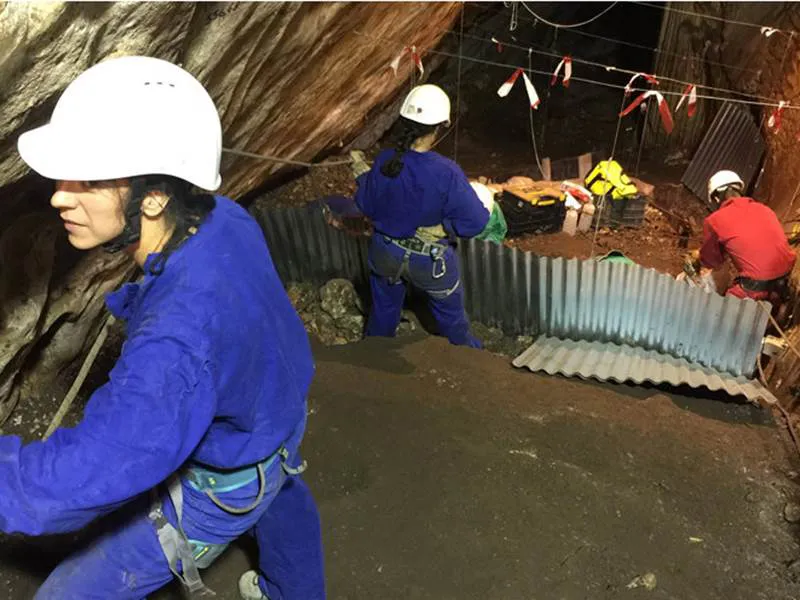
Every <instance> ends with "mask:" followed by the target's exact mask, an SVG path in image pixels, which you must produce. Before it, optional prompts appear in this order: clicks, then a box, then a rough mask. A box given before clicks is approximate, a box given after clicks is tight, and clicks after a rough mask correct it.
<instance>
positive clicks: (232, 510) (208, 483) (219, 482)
mask: <svg viewBox="0 0 800 600" xmlns="http://www.w3.org/2000/svg"><path fill="white" fill-rule="evenodd" d="M276 460H280V461H281V469H283V472H284V473H285V474H286V475H288V476H294V475H299V474H301V473H303V472H304V471H305V470H306V468H307V467H308V463H306V461H303V462H302V463H301V464H300V465H299V466H297V467H292V466H290V465H289V464H288V460H289V450H288V449H287V448H286V446H285V445H282V446H281V447H280V448H279V449H278V451H277V452H275V453H274V454H272V455H271V456H270V457H269V458H267V459H266V460H265V461H263V462H260V463H258V464H257V465H255V466H251V467H246V468H244V469H237V470H233V471H219V470H215V469H210V468H207V467H203V466H200V465H190V466H189V467H187V468H186V469H184V470H183V471H181V472H179V473H175V474H173V475H172V476H171V477H170V478H169V479H168V480H167V486H166V487H167V493H168V495H169V498H170V501H171V502H172V505H173V507H174V508H175V515H176V518H177V523H178V526H177V527H175V526H173V525H172V524H171V523H170V522H169V521H168V520H167V518H166V516H165V515H164V507H163V504H162V502H161V498H160V496H159V493H158V488H157V487H156V488H153V490H151V492H150V494H151V497H152V503H151V505H150V512H149V514H148V518H149V519H150V521H151V522H152V523H153V525H154V527H155V528H156V534H157V536H158V543H159V545H160V546H161V550H162V551H163V552H164V556H165V557H166V559H167V562H168V563H169V569H170V571H172V574H173V575H175V577H177V578H178V580H179V581H180V582H181V583H182V584H183V585H184V587H185V588H186V590H187V591H188V593H189V596H190V597H192V598H204V597H211V596H215V595H216V594H215V593H214V592H213V591H212V590H211V589H210V588H208V587H207V586H206V585H205V584H204V583H203V580H202V578H201V577H200V571H199V569H205V568H207V567H209V566H210V565H211V564H212V563H213V562H214V560H216V558H217V557H219V555H220V554H222V552H223V551H224V550H225V549H226V548H227V547H228V544H227V543H224V544H215V543H208V542H203V541H200V540H192V539H189V538H188V537H187V536H186V532H185V531H184V530H183V525H182V522H183V487H182V485H183V484H182V479H185V480H186V482H187V484H188V485H189V486H190V487H192V488H193V489H195V490H197V491H199V492H202V493H204V494H205V495H206V496H208V498H209V499H210V500H211V501H212V502H213V503H214V504H215V505H216V506H217V507H219V508H220V509H222V510H224V511H225V512H227V513H229V514H232V515H245V514H248V513H250V512H252V511H253V510H255V509H256V508H258V506H259V505H260V504H261V502H262V500H263V499H264V495H265V493H266V487H267V486H266V476H265V471H266V470H267V469H268V468H269V467H270V466H272V465H273V464H274V462H275V461H276ZM256 480H258V494H257V496H256V499H255V500H254V501H253V502H252V503H251V504H250V505H248V506H246V507H243V508H237V507H234V506H229V505H227V504H225V503H224V502H222V500H220V499H219V497H218V496H217V494H223V493H226V492H232V491H234V490H238V489H241V488H243V487H244V486H246V485H249V484H251V483H252V482H254V481H256ZM178 561H180V567H181V571H182V574H181V573H180V572H179V569H178Z"/></svg>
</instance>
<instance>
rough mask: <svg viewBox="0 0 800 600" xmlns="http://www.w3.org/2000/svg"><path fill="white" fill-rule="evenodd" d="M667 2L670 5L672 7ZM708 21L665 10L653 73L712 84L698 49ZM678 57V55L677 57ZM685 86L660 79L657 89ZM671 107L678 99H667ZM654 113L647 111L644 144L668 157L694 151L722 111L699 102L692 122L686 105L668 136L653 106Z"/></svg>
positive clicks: (708, 103)
mask: <svg viewBox="0 0 800 600" xmlns="http://www.w3.org/2000/svg"><path fill="white" fill-rule="evenodd" d="M672 5H673V3H671V2H670V3H668V4H667V6H672ZM681 7H683V9H688V10H692V11H694V10H695V8H694V7H692V6H691V5H685V4H684V5H679V6H677V8H679V9H680V8H681ZM707 24H708V23H707V22H706V21H704V20H703V19H701V18H698V17H692V16H689V15H685V14H681V13H676V12H672V11H666V10H665V11H664V12H663V16H662V21H661V33H660V36H659V41H658V49H659V50H661V51H662V52H656V53H655V54H654V62H655V64H654V66H653V71H652V72H653V73H656V74H657V75H658V76H660V77H670V78H673V79H678V80H680V81H693V82H696V83H698V84H711V82H709V80H708V79H709V72H708V70H707V68H706V67H705V66H704V63H703V61H702V53H698V52H697V51H696V50H695V49H696V48H702V47H703V46H704V43H705V41H706V40H705V39H699V38H700V37H702V32H704V31H706V27H707ZM676 55H679V56H676ZM686 56H689V57H695V56H696V57H697V59H696V60H694V59H692V60H687V59H686V58H685V57H686ZM684 87H686V86H685V85H684V84H680V83H675V82H671V81H666V80H663V79H662V80H661V84H660V85H659V86H658V89H659V90H661V91H665V92H677V93H681V92H683V88H684ZM667 99H668V102H669V105H670V107H671V108H673V109H674V107H675V106H676V105H677V97H675V96H667ZM650 106H651V108H652V110H648V113H649V114H648V118H647V127H648V131H647V135H646V136H645V145H646V146H647V147H648V148H659V149H665V150H666V153H667V154H670V153H673V152H676V151H684V152H685V151H690V152H691V151H694V149H695V148H697V145H698V144H699V143H700V140H702V139H703V135H704V133H705V131H706V130H707V129H708V125H709V123H710V122H711V120H712V119H713V118H714V115H715V114H716V113H717V111H718V110H719V103H718V102H707V101H703V100H701V101H699V102H698V103H697V112H696V113H695V115H694V116H693V117H692V118H691V119H690V118H689V117H688V115H687V114H686V104H685V103H684V106H683V107H682V109H681V111H680V112H678V113H676V114H674V115H673V117H674V121H675V128H674V129H673V131H672V133H670V134H667V133H666V132H665V131H664V129H663V127H662V126H661V119H660V117H659V115H658V110H655V104H651V105H650Z"/></svg>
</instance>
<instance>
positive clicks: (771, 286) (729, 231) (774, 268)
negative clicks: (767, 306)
mask: <svg viewBox="0 0 800 600" xmlns="http://www.w3.org/2000/svg"><path fill="white" fill-rule="evenodd" d="M743 190H744V182H743V181H742V179H741V178H740V177H739V176H738V175H737V174H736V173H734V172H733V171H719V172H718V173H715V174H714V176H712V177H711V179H710V180H709V182H708V198H709V201H710V203H711V204H712V206H716V207H717V208H716V210H715V211H714V212H713V213H712V214H711V215H709V216H708V217H706V219H705V221H704V223H703V245H702V246H701V248H700V253H699V254H700V256H699V258H700V264H701V266H702V267H703V268H704V269H711V270H715V269H718V268H719V267H721V266H722V265H723V264H724V262H725V258H726V256H727V257H730V259H731V262H733V265H734V267H736V271H737V276H736V278H735V279H734V281H733V284H732V285H731V287H729V288H728V290H727V292H726V295H728V296H735V297H737V298H752V299H753V300H768V301H770V302H772V303H773V305H777V304H778V303H780V302H781V300H782V299H783V296H784V294H785V291H786V289H787V283H788V276H789V274H790V273H791V271H792V268H793V267H794V263H795V260H796V258H797V257H796V255H795V253H794V251H793V250H792V248H791V247H790V246H789V242H788V241H787V239H786V234H785V233H784V231H783V226H782V225H781V222H780V221H779V220H778V217H777V215H776V214H775V212H774V211H773V210H772V209H771V208H769V207H768V206H766V205H764V204H761V203H760V202H757V201H756V200H754V199H753V198H747V197H745V196H742V191H743Z"/></svg>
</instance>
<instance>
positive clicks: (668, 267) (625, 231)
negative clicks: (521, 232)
mask: <svg viewBox="0 0 800 600" xmlns="http://www.w3.org/2000/svg"><path fill="white" fill-rule="evenodd" d="M376 151H377V149H376V148H373V149H372V150H371V151H370V155H374V154H375V153H376ZM498 156H499V160H503V159H504V156H503V155H498ZM517 156H518V155H517ZM508 157H509V160H510V157H511V152H510V151H509V155H508ZM527 160H528V159H526V161H527ZM517 161H519V158H517ZM528 162H529V161H528ZM528 170H529V169H523V168H522V166H519V167H518V168H517V169H516V171H508V172H511V173H517V174H520V173H527V172H528ZM643 172H644V174H645V175H646V176H648V177H649V178H650V179H648V182H654V183H656V184H657V185H656V186H655V191H654V196H653V198H652V199H651V200H650V202H651V204H650V205H649V206H648V207H647V209H646V214H645V220H644V222H643V223H642V226H641V227H635V228H632V227H623V228H619V229H609V228H606V227H603V228H600V230H599V232H598V235H597V238H596V243H594V244H593V240H594V238H595V236H594V230H592V231H591V232H590V233H578V234H576V235H575V236H574V237H572V236H569V235H567V234H564V233H555V234H543V235H528V236H522V237H518V238H513V239H509V240H508V241H507V244H508V245H509V246H515V247H517V248H520V249H522V250H526V251H529V252H533V253H535V254H539V255H541V256H564V257H568V258H581V259H586V258H592V257H596V256H602V255H604V254H606V253H607V252H609V251H611V250H620V251H622V252H623V253H625V255H626V256H628V257H629V258H631V259H632V260H634V261H636V262H637V263H639V264H641V265H643V266H645V267H649V268H654V269H656V270H658V271H661V272H664V273H669V274H670V275H673V276H674V275H677V274H678V273H680V272H681V269H682V265H683V256H684V255H685V254H686V252H687V251H688V250H689V249H692V248H697V247H699V245H700V241H701V237H700V236H701V233H702V221H703V218H704V217H705V215H706V212H705V209H704V208H703V206H702V204H701V203H700V202H699V200H697V199H696V198H694V197H693V196H692V195H691V194H690V193H689V192H688V191H687V190H685V189H683V187H682V186H681V185H680V184H675V183H669V182H672V181H675V179H674V178H675V177H676V175H675V173H674V172H673V170H671V169H668V168H664V169H661V170H659V168H658V166H657V165H649V166H648V169H647V170H644V171H643ZM467 174H468V176H470V177H473V178H477V177H479V176H482V177H488V178H490V179H492V180H493V181H505V179H506V175H507V173H506V172H505V171H502V170H500V169H493V168H492V167H491V166H490V165H486V166H485V168H483V169H479V168H478V167H477V166H475V165H473V166H472V167H469V168H467ZM678 179H679V177H678ZM354 192H355V183H354V181H353V178H352V175H351V174H350V168H349V167H348V166H336V167H331V168H325V169H322V168H316V169H311V170H310V171H308V172H307V173H306V174H305V175H303V176H302V177H299V178H297V179H294V180H292V181H290V182H288V183H287V184H285V185H283V186H280V187H278V188H275V189H273V190H270V191H269V192H266V193H265V194H264V195H262V196H261V197H259V199H258V200H257V202H258V204H259V205H260V206H264V207H278V206H296V205H301V204H305V203H307V202H310V201H313V200H316V199H319V198H324V197H325V196H330V195H346V196H351V195H352V194H353V193H354ZM656 206H658V207H659V208H656ZM677 215H681V220H686V221H688V222H689V223H690V226H691V229H690V230H689V231H688V232H686V231H683V235H681V233H682V229H681V226H680V223H679V219H678V218H676V217H677ZM681 242H682V243H681Z"/></svg>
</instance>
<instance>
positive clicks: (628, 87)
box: [625, 73, 658, 94]
mask: <svg viewBox="0 0 800 600" xmlns="http://www.w3.org/2000/svg"><path fill="white" fill-rule="evenodd" d="M639 77H644V78H645V79H646V80H647V82H648V83H652V84H653V85H658V79H656V78H655V76H653V75H648V74H647V73H636V75H634V76H633V77H631V80H630V81H629V82H628V85H626V86H625V93H626V94H630V93H631V91H632V90H633V82H634V81H636V80H637V79H639Z"/></svg>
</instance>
